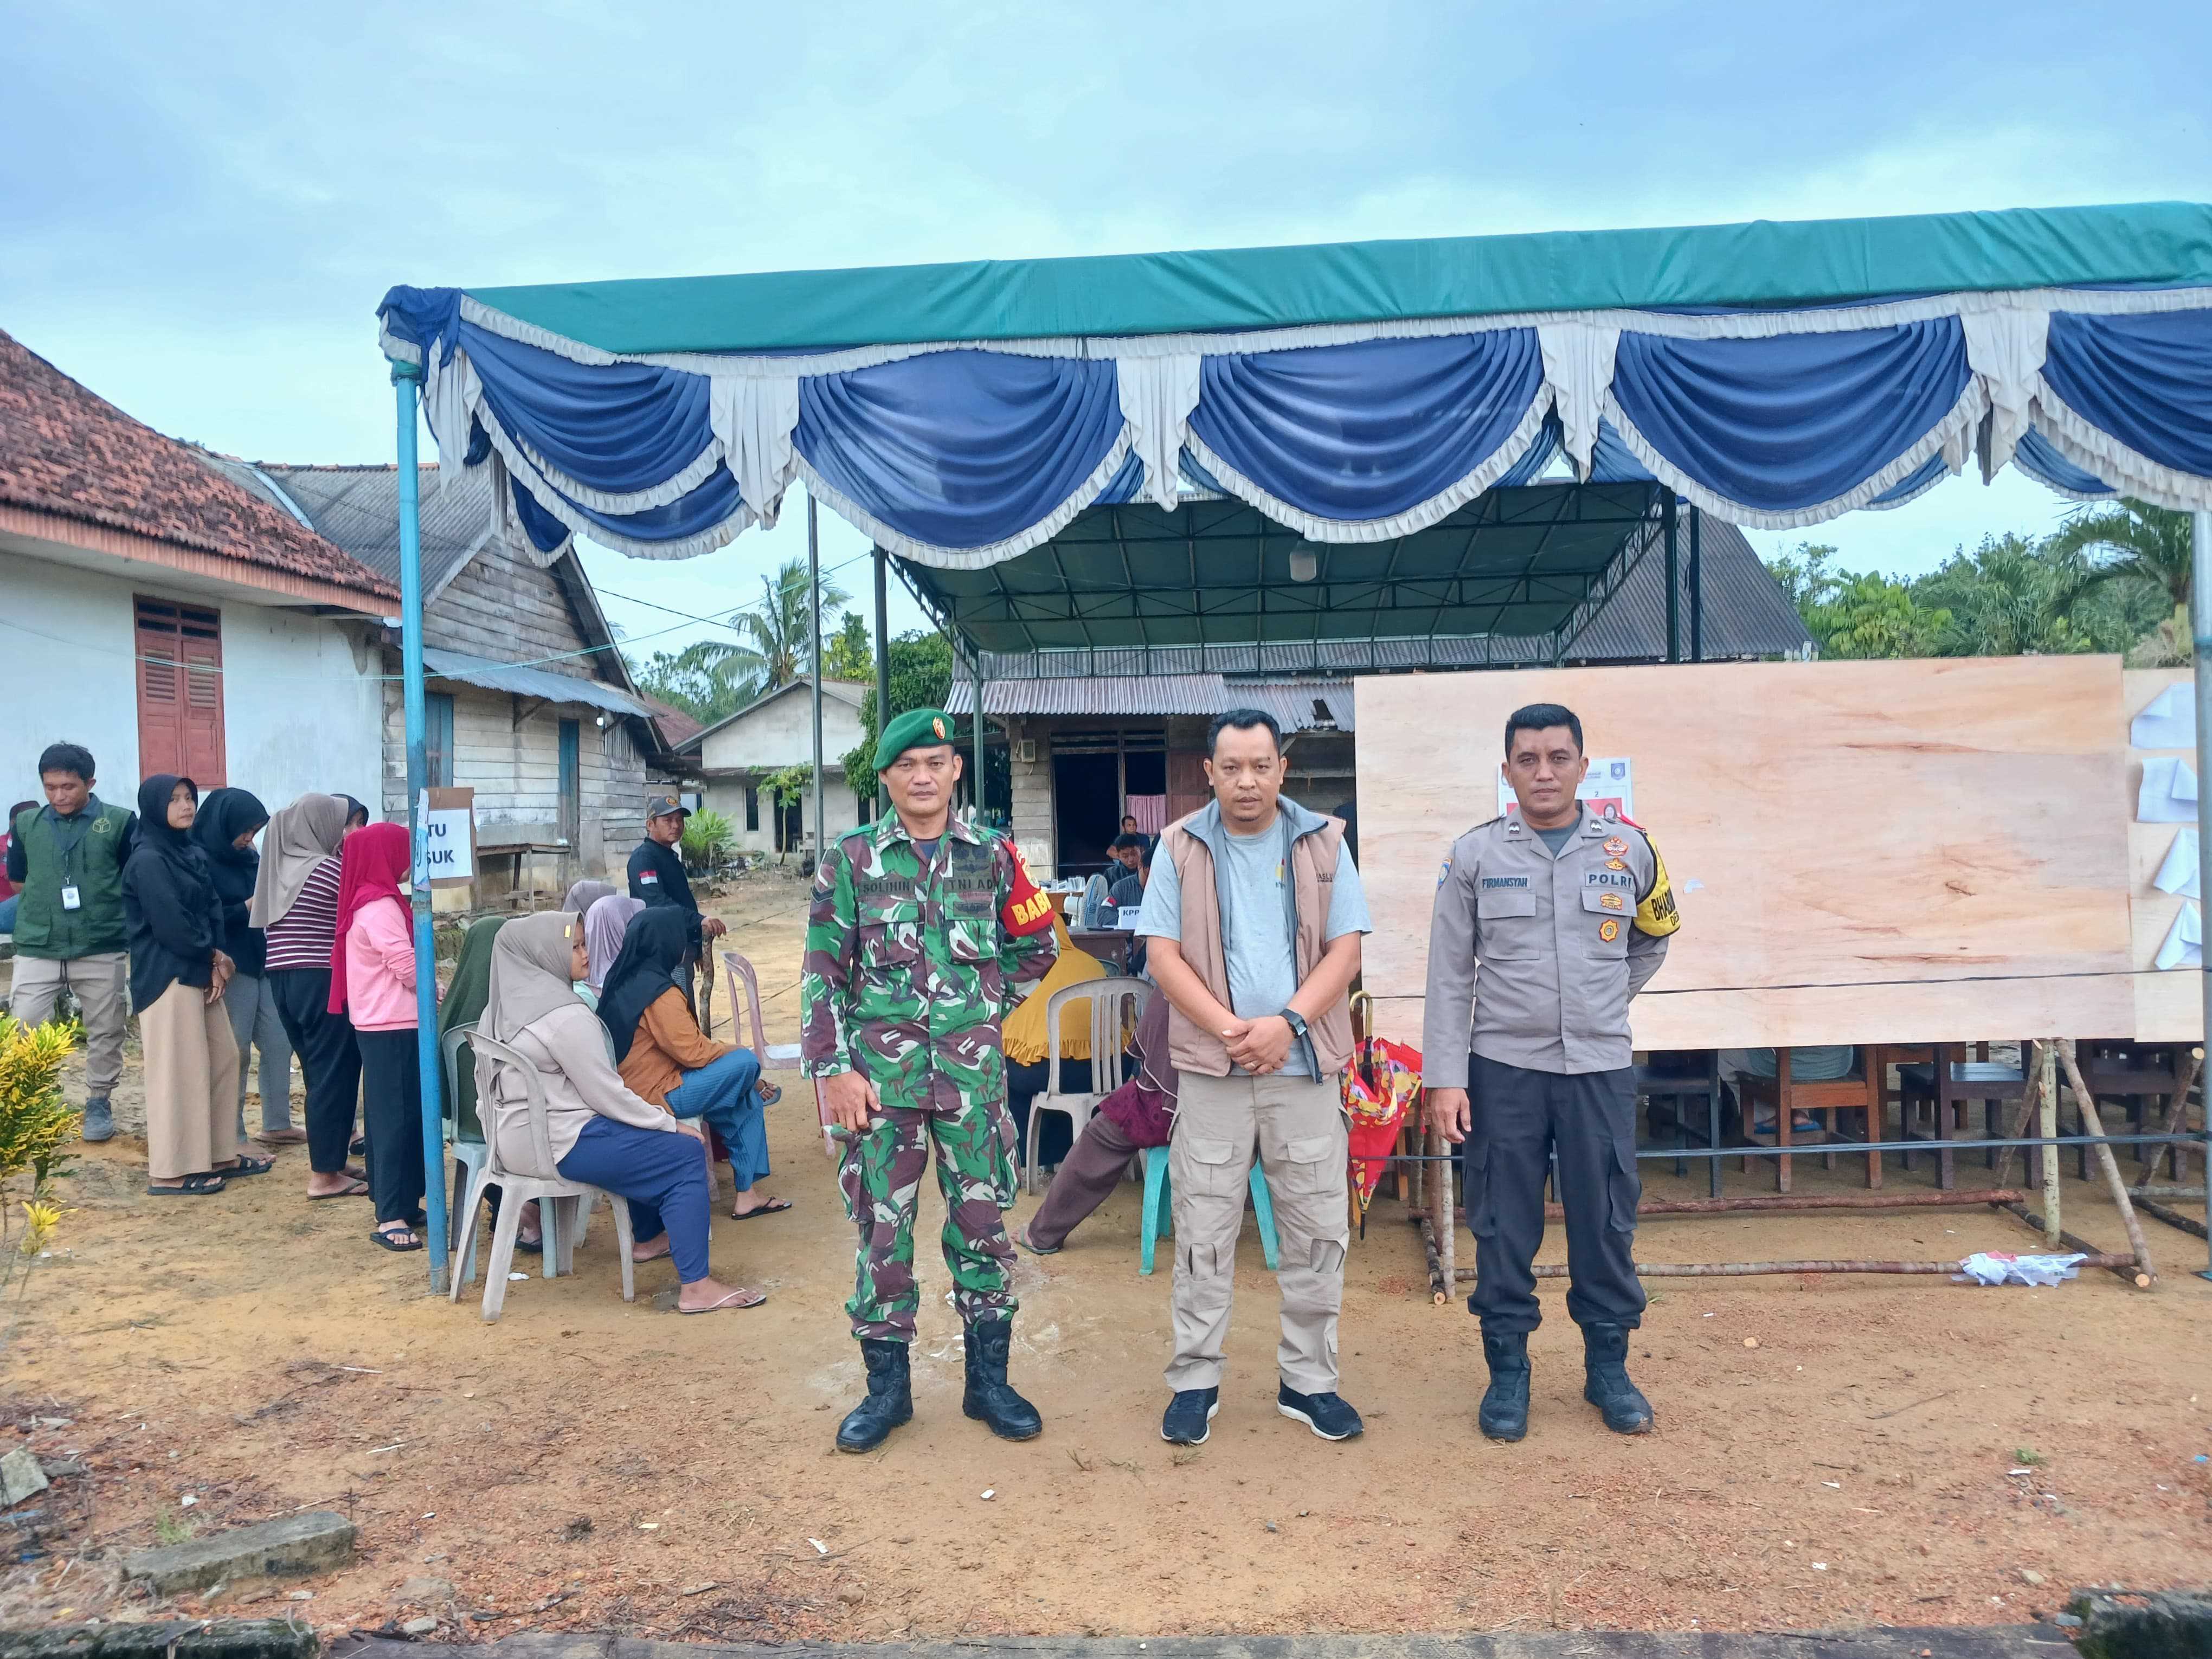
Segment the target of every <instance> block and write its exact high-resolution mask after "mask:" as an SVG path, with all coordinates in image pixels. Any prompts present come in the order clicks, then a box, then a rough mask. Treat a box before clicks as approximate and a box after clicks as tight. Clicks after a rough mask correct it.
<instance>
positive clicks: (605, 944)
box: [584, 893, 645, 1009]
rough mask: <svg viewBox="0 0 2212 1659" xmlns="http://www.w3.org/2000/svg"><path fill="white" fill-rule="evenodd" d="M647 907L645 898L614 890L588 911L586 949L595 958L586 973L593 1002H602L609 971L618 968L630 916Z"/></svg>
mask: <svg viewBox="0 0 2212 1659" xmlns="http://www.w3.org/2000/svg"><path fill="white" fill-rule="evenodd" d="M644 908H645V901H644V900H643V899H634V898H632V897H630V896H629V894H627V893H612V894H610V895H608V896H606V897H605V898H603V899H594V900H593V901H592V903H591V905H590V907H589V908H586V910H585V912H584V950H585V951H586V954H587V955H589V956H590V957H591V959H592V970H591V972H589V973H588V974H586V975H584V984H585V987H586V989H588V990H589V991H590V992H591V994H592V998H591V1003H592V1007H593V1008H594V1009H596V1008H597V1007H598V1006H599V995H600V994H601V993H602V992H604V991H605V989H606V985H607V975H609V974H611V973H612V972H613V971H614V968H615V958H616V957H618V956H620V955H621V954H622V945H623V934H624V933H627V932H628V931H629V919H630V918H631V917H632V916H634V915H637V913H638V912H639V911H641V910H642V909H644Z"/></svg>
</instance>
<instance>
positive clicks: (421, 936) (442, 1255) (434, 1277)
mask: <svg viewBox="0 0 2212 1659" xmlns="http://www.w3.org/2000/svg"><path fill="white" fill-rule="evenodd" d="M421 381H422V368H421V367H420V366H419V365H417V364H415V363H400V362H395V363H393V364H392V386H394V387H395V388H397V390H398V394H399V395H398V402H399V642H400V644H399V649H400V684H401V690H402V693H403V696H404V698H405V702H406V709H407V840H408V844H409V846H410V847H411V848H413V852H414V856H413V860H412V863H413V866H414V868H413V875H414V880H413V882H412V883H411V884H410V888H411V890H412V893H413V895H414V896H413V902H412V908H413V909H414V913H415V1063H416V1066H417V1068H418V1069H419V1070H420V1071H421V1073H422V1174H423V1177H424V1178H423V1182H422V1207H423V1210H424V1212H425V1215H426V1218H427V1219H428V1228H427V1230H426V1231H428V1235H429V1237H428V1238H427V1239H425V1240H424V1243H427V1244H428V1246H429V1249H428V1255H429V1258H430V1289H431V1291H433V1292H435V1291H439V1290H441V1289H442V1288H443V1287H444V1285H445V1279H446V1134H445V1110H444V1105H443V1102H442V1099H441V1094H442V1091H441V1088H440V1086H439V1084H440V1079H439V1075H438V950H437V945H436V944H435V942H434V941H433V939H432V938H431V935H430V884H429V882H428V879H427V878H426V877H425V872H424V866H423V862H422V860H423V848H422V829H423V823H422V807H423V803H424V800H425V799H426V798H425V796H424V794H423V790H424V788H425V787H426V786H427V785H428V782H429V779H430V768H429V763H428V754H427V752H426V749H425V727H426V725H427V721H426V718H425V710H426V708H427V706H428V705H427V699H426V698H425V697H424V696H423V694H422V495H421V488H420V486H421V478H420V477H419V475H418V474H417V472H416V448H415V444H416V412H415V406H416V397H417V394H418V392H419V390H420V383H421Z"/></svg>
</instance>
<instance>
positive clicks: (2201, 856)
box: [2052, 508, 2212, 1279]
mask: <svg viewBox="0 0 2212 1659" xmlns="http://www.w3.org/2000/svg"><path fill="white" fill-rule="evenodd" d="M2189 632H2190V635H2191V639H2192V640H2193V641H2194V642H2195V647H2196V649H2195V652H2194V655H2195V659H2196V667H2195V674H2196V678H2197V891H2198V892H2199V893H2201V894H2203V896H2204V897H2203V899H2200V900H2199V901H2198V902H2199V905H2200V906H2201V905H2202V904H2203V902H2204V901H2205V900H2212V821H2208V817H2207V813H2206V810H2205V798H2206V795H2207V793H2212V513H2208V512H2205V511H2203V509H2201V508H2200V509H2199V510H2198V511H2197V513H2194V514H2192V515H2191V557H2190V578H2189ZM2199 978H2200V979H2201V980H2202V981H2203V1012H2204V1026H2203V1039H2202V1040H2203V1042H2204V1045H2205V1048H2206V1051H2207V1052H2208V1053H2212V957H2208V959H2207V960H2206V962H2205V963H2204V966H2203V970H2202V972H2201V973H2200V975H2199ZM2204 1099H2205V1103H2206V1104H2205V1121H2204V1145H2203V1148H2202V1149H2201V1150H2202V1151H2203V1153H2204V1156H2205V1159H2206V1168H2208V1169H2212V1083H2208V1085H2207V1087H2206V1088H2205V1091H2204ZM2187 1105H2188V1103H2187V1101H2186V1100H2185V1101H2184V1102H2183V1103H2182V1107H2183V1109H2187ZM2052 1156H2053V1157H2056V1156H2057V1154H2056V1153H2055V1152H2054V1153H2053V1154H2052ZM2204 1216H2205V1224H2206V1230H2207V1231H2212V1180H2207V1181H2206V1182H2205V1183H2204ZM2197 1277H2198V1278H2199V1279H2212V1265H2208V1269H2207V1271H2205V1272H2203V1273H2198V1274H2197Z"/></svg>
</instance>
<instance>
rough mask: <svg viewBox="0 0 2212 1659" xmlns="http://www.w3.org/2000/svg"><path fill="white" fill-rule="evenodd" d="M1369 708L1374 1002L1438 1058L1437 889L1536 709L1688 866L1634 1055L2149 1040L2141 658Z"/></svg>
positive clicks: (1396, 694) (1558, 687) (1496, 696)
mask: <svg viewBox="0 0 2212 1659" xmlns="http://www.w3.org/2000/svg"><path fill="white" fill-rule="evenodd" d="M1356 696H1357V698H1358V704H1357V712H1358V729H1359V813H1360V847H1361V850H1362V852H1363V854H1364V860H1363V862H1364V878H1365V883H1366V887H1367V891H1368V895H1369V904H1370V908H1371V909H1372V911H1373V913H1374V917H1375V922H1376V932H1375V934H1374V936H1373V937H1372V938H1371V939H1369V941H1368V943H1367V951H1366V959H1365V960H1366V967H1365V974H1366V985H1367V987H1368V988H1369V990H1370V991H1371V992H1373V993H1374V994H1375V995H1376V1000H1377V1005H1378V1006H1377V1013H1378V1015H1379V1017H1380V1023H1381V1024H1382V1025H1383V1029H1384V1030H1386V1031H1387V1032H1389V1034H1391V1035H1394V1036H1400V1037H1401V1038H1404V1039H1407V1040H1409V1041H1413V1042H1419V1036H1420V1024H1421V1019H1420V1016H1421V994H1422V990H1423V985H1424V980H1425V972H1426V954H1427V946H1428V926H1429V913H1430V907H1431V901H1432V899H1433V896H1434V894H1435V890H1436V876H1437V867H1438V866H1439V864H1440V863H1441V861H1442V860H1443V856H1444V854H1445V852H1446V851H1447V849H1448V848H1449V846H1450V844H1451V842H1452V841H1453V839H1454V838H1455V837H1456V836H1458V835H1459V834H1461V833H1462V831H1463V830H1465V829H1468V828H1469V827H1471V826H1472V825H1474V824H1475V823H1480V822H1481V821H1483V820H1484V819H1486V818H1488V817H1492V815H1493V814H1494V813H1495V811H1497V806H1496V797H1497V786H1496V783H1495V769H1496V767H1497V765H1498V760H1499V758H1500V756H1501V754H1502V751H1503V746H1504V725H1505V718H1506V716H1507V714H1509V713H1510V712H1511V711H1512V710H1513V709H1515V708H1518V707H1520V706H1521V705H1522V704H1525V703H1530V702H1564V703H1565V704H1566V705H1567V706H1568V707H1570V708H1573V709H1574V710H1575V711H1576V712H1577V714H1579V715H1580V716H1581V717H1582V720H1583V727H1584V732H1585V734H1586V742H1587V743H1588V744H1589V748H1590V749H1591V750H1592V751H1594V752H1601V753H1605V754H1609V755H1626V756H1628V757H1631V758H1632V760H1633V762H1634V764H1635V769H1636V797H1637V809H1638V818H1639V820H1640V821H1641V822H1642V823H1644V824H1645V825H1646V826H1648V827H1649V828H1650V830H1651V832H1652V834H1653V836H1654V837H1655V838H1656V841H1657V842H1658V844H1659V847H1660V848H1661V850H1662V853H1663V854H1664V855H1665V857H1666V859H1667V862H1668V868H1669V869H1670V870H1671V872H1673V874H1674V886H1675V890H1676V893H1677V895H1678V896H1679V898H1680V904H1681V908H1682V916H1683V925H1682V931H1681V932H1680V933H1678V934H1676V935H1675V936H1674V940H1673V942H1672V945H1671V947H1670V949H1669V951H1668V959H1667V963H1666V966H1665V967H1664V969H1662V970H1661V972H1660V974H1659V975H1658V977H1657V978H1656V980H1655V981H1653V982H1652V984H1651V986H1650V987H1649V988H1648V989H1647V990H1646V991H1645V993H1644V995H1643V996H1642V997H1641V998H1639V999H1638V1001H1637V1004H1636V1009H1635V1020H1634V1024H1635V1031H1636V1040H1637V1045H1638V1047H1639V1048H1720V1047H1756V1046H1766V1045H1771V1044H1780V1043H1792V1044H1795V1043H1816V1042H1929V1041H1937V1040H1954V1041H1957V1040H1978V1039H1984V1038H1989V1039H2000V1038H2012V1037H2017V1036H2022V1035H2028V1034H2043V1033H2064V1034H2067V1035H2072V1036H2124V1035H2126V1034H2128V1033H2129V1032H2130V1030H2131V1029H2132V1028H2133V1026H2134V1024H2135V1022H2136V995H2135V987H2134V981H2135V974H2134V972H2133V968H2134V963H2133V961H2132V959H2131V941H2130V888H2131V885H2132V883H2131V878H2130V845H2129V843H2130V835H2129V830H2128V827H2127V826H2128V818H2127V816H2125V815H2124V814H2123V813H2122V812H2120V811H2116V810H2115V802H2116V801H2118V799H2120V797H2121V795H2122V793H2123V792H2124V775H2125V774H2126V772H2127V765H2126V761H2125V744H2126V723H2125V720H2124V715H2123V713H2122V707H2121V705H2122V688H2121V671H2120V665H2119V662H2118V659H2117V658H2112V657H2036V658H2009V659H2008V658H2000V659H1942V660H1928V661H1916V662H1866V663H1765V664H1753V663H1727V664H1703V665H1673V666H1649V667H1633V668H1591V669H1555V670H1534V671H1516V672H1505V673H1500V672H1489V673H1466V674H1409V675H1383V676H1371V677H1366V678H1361V679H1359V680H1358V682H1357V683H1356ZM2153 948H2155V946H2154V947H2153Z"/></svg>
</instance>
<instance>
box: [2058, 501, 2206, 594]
mask: <svg viewBox="0 0 2212 1659" xmlns="http://www.w3.org/2000/svg"><path fill="white" fill-rule="evenodd" d="M2189 516H2190V515H2189V514H2188V513H2179V512H2176V511H2175V510H2174V509H2172V507H2153V506H2152V505H2151V504H2150V503H2149V502H2148V501H2136V500H2135V499H2133V498H2132V497H2130V498H2128V499H2126V500H2123V501H2119V502H2118V503H2117V504H2115V505H2111V506H2088V505H2084V506H2083V507H2080V508H2078V509H2076V510H2075V512H2074V513H2071V514H2069V516H2068V518H2067V520H2066V524H2065V526H2064V527H2063V529H2061V530H2060V531H2059V532H2058V533H2057V535H2056V536H2054V537H2052V538H2051V542H2050V550H2051V552H2052V553H2054V554H2057V555H2060V556H2065V555H2069V554H2081V555H2083V556H2087V555H2089V554H2093V553H2100V554H2103V555H2105V556H2106V557H2105V558H2104V560H2103V562H2100V563H2099V564H2098V565H2096V566H2095V567H2094V574H2093V575H2092V576H2091V578H2090V580H2092V581H2099V582H2102V581H2110V580H2112V579H2113V578H2114V577H2118V576H2134V577H2140V578H2141V579H2142V580H2145V581H2148V582H2154V583H2156V584H2157V585H2158V586H2160V587H2162V588H2164V589H2165V590H2166V598H2167V599H2168V600H2169V601H2170V602H2171V603H2172V605H2173V606H2174V607H2175V609H2177V610H2185V609H2187V607H2188V605H2189V590H2190V580H2189V578H2190V563H2191V557H2190V544H2189Z"/></svg>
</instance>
